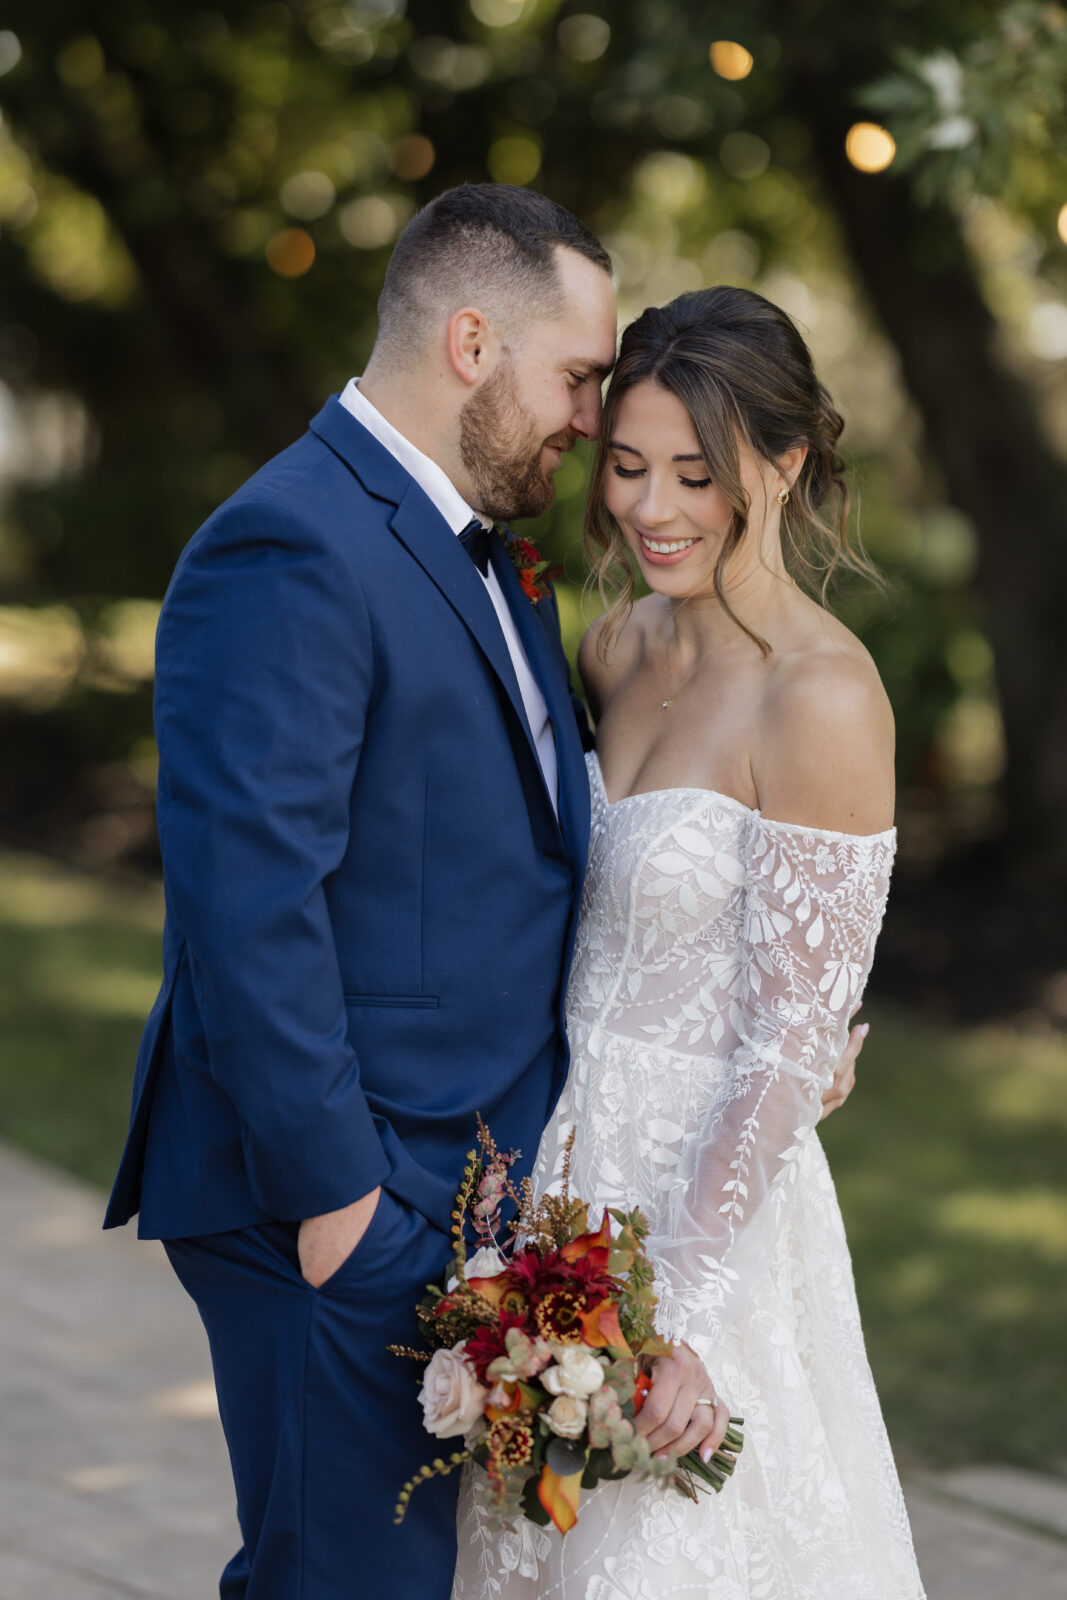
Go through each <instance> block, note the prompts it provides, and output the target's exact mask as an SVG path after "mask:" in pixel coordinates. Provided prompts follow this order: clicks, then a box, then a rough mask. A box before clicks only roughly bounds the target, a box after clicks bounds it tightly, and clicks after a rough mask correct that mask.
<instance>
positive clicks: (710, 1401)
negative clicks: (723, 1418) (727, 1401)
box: [697, 1395, 722, 1409]
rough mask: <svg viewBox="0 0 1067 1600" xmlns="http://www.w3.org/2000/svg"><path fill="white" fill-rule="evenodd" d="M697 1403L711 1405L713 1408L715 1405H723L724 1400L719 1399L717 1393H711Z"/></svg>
mask: <svg viewBox="0 0 1067 1600" xmlns="http://www.w3.org/2000/svg"><path fill="white" fill-rule="evenodd" d="M697 1405H698V1406H711V1407H712V1409H714V1407H715V1406H721V1405H722V1401H721V1400H720V1399H718V1398H717V1396H716V1395H710V1396H709V1395H705V1396H704V1399H703V1400H698V1401H697Z"/></svg>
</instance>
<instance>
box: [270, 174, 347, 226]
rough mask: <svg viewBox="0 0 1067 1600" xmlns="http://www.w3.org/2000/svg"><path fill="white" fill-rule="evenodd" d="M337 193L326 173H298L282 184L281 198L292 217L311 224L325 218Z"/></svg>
mask: <svg viewBox="0 0 1067 1600" xmlns="http://www.w3.org/2000/svg"><path fill="white" fill-rule="evenodd" d="M335 195H336V191H335V189H334V186H333V184H332V183H331V182H330V180H329V178H328V177H327V176H326V174H325V172H297V173H295V174H294V176H293V177H291V178H287V179H286V180H285V182H284V183H283V184H282V187H281V193H280V195H279V198H280V200H281V202H282V205H283V206H284V207H285V209H286V211H288V213H289V215H290V216H291V217H300V218H301V220H302V221H304V222H311V221H312V220H313V219H314V218H315V217H324V216H325V215H326V213H327V211H329V209H330V207H331V206H332V205H333V202H334V198H335Z"/></svg>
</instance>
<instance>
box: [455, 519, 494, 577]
mask: <svg viewBox="0 0 1067 1600" xmlns="http://www.w3.org/2000/svg"><path fill="white" fill-rule="evenodd" d="M495 533H496V530H495V528H483V526H482V524H481V523H480V522H479V521H478V520H477V518H475V520H474V521H473V522H469V523H468V524H467V526H466V527H465V528H464V529H463V531H462V533H459V534H457V535H456V537H457V538H458V539H459V542H460V544H461V545H462V546H463V548H464V550H466V552H467V554H468V555H469V556H470V558H471V560H472V561H473V562H474V565H475V566H476V567H477V568H478V571H479V572H480V573H481V575H482V577H483V578H487V577H488V576H489V550H490V545H491V541H492V539H493V538H494V536H495Z"/></svg>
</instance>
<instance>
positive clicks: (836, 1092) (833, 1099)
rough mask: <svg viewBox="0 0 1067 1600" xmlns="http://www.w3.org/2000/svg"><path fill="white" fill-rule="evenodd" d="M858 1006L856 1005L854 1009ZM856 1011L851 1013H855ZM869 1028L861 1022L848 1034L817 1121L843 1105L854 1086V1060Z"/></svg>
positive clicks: (868, 1025) (823, 1098)
mask: <svg viewBox="0 0 1067 1600" xmlns="http://www.w3.org/2000/svg"><path fill="white" fill-rule="evenodd" d="M858 1010H859V1006H857V1007H856V1011H858ZM856 1011H854V1012H853V1013H852V1015H853V1016H855V1015H856ZM869 1028H870V1023H869V1022H864V1023H862V1024H861V1025H860V1026H859V1027H856V1028H853V1029H852V1031H851V1032H850V1033H849V1036H848V1043H847V1044H846V1046H845V1048H844V1049H843V1050H842V1052H841V1059H840V1060H839V1061H838V1063H837V1066H836V1067H835V1068H834V1081H833V1083H832V1084H831V1085H830V1087H829V1088H828V1089H827V1091H826V1093H825V1094H824V1095H823V1097H822V1114H821V1115H820V1117H819V1121H820V1122H822V1121H823V1120H824V1119H825V1118H826V1117H828V1116H829V1115H830V1113H831V1111H837V1110H838V1109H839V1108H840V1107H841V1106H843V1105H844V1103H845V1101H846V1100H847V1099H848V1097H849V1095H850V1094H851V1093H852V1091H853V1089H854V1088H855V1087H856V1060H857V1057H858V1056H859V1053H860V1051H861V1050H862V1049H863V1041H864V1039H866V1037H867V1033H868V1030H869Z"/></svg>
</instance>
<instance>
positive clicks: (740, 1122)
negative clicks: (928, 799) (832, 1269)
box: [649, 817, 895, 1344]
mask: <svg viewBox="0 0 1067 1600" xmlns="http://www.w3.org/2000/svg"><path fill="white" fill-rule="evenodd" d="M894 838H895V836H894V834H893V833H891V832H890V833H883V834H874V835H871V836H869V837H866V838H861V837H858V836H856V835H850V834H833V833H827V832H823V831H819V830H810V829H804V828H800V827H794V826H792V825H788V824H784V823H776V822H767V821H764V820H763V819H762V818H760V817H757V818H756V821H755V824H754V826H753V829H752V832H751V834H750V836H749V839H748V843H747V847H746V851H745V862H744V866H745V882H744V895H745V908H744V924H743V935H742V960H741V963H740V982H739V984H738V987H737V990H736V994H735V997H734V998H733V999H732V1000H731V1001H730V1002H729V1004H730V1008H731V1015H730V1023H731V1025H732V1028H733V1031H734V1034H735V1037H736V1039H737V1041H738V1042H737V1044H736V1046H735V1048H734V1049H733V1050H732V1051H731V1052H730V1055H729V1058H728V1060H727V1062H726V1066H725V1069H724V1072H723V1076H722V1079H721V1082H720V1084H719V1086H718V1089H717V1091H716V1093H715V1095H714V1097H713V1099H712V1102H711V1105H710V1106H709V1108H708V1111H707V1114H706V1116H705V1118H704V1123H703V1127H702V1128H701V1130H700V1133H699V1136H698V1137H696V1138H693V1139H692V1140H691V1141H690V1142H689V1144H688V1145H687V1147H686V1150H685V1153H684V1155H683V1157H682V1159H681V1161H680V1163H679V1167H678V1171H677V1175H676V1183H675V1186H674V1187H673V1191H672V1193H671V1196H670V1204H669V1207H668V1212H667V1216H668V1219H669V1220H668V1222H667V1224H666V1227H665V1228H664V1229H662V1230H661V1231H658V1232H657V1233H656V1234H654V1235H653V1236H651V1237H650V1239H649V1253H650V1255H651V1257H652V1259H653V1261H654V1262H655V1263H656V1266H657V1279H658V1284H657V1287H658V1289H659V1292H660V1310H661V1315H660V1317H659V1318H658V1321H659V1324H660V1326H661V1328H662V1331H663V1332H664V1333H667V1334H669V1336H670V1337H672V1338H675V1339H684V1338H686V1337H688V1335H689V1332H690V1330H692V1332H693V1333H694V1334H696V1333H699V1335H700V1336H701V1338H702V1340H708V1339H709V1338H710V1340H711V1342H712V1343H713V1344H717V1343H718V1342H719V1339H720V1338H721V1337H722V1334H723V1333H724V1332H725V1331H726V1329H727V1328H728V1327H729V1325H730V1323H731V1322H732V1321H733V1320H734V1318H735V1317H736V1316H737V1315H738V1313H739V1312H740V1311H741V1309H742V1308H743V1306H744V1304H745V1302H746V1300H747V1299H748V1297H749V1296H750V1294H751V1293H752V1290H753V1286H754V1283H755V1281H756V1279H757V1276H758V1274H759V1273H760V1271H761V1269H762V1268H764V1267H765V1266H766V1264H767V1262H768V1260H769V1259H770V1256H771V1253H772V1250H773V1247H774V1242H775V1239H776V1236H777V1234H778V1231H779V1230H780V1228H781V1226H782V1222H783V1219H784V1218H785V1216H786V1212H787V1207H788V1205H789V1199H790V1195H791V1192H792V1188H793V1184H794V1182H795V1177H796V1172H797V1158H798V1156H799V1154H800V1151H801V1149H802V1147H803V1144H804V1142H805V1141H806V1140H807V1139H808V1138H810V1137H811V1135H812V1133H813V1131H814V1128H815V1124H816V1123H817V1122H818V1120H819V1115H820V1110H821V1100H822V1094H823V1091H824V1090H825V1088H826V1087H827V1085H828V1084H829V1083H830V1081H831V1079H832V1077H833V1071H834V1067H835V1065H836V1063H837V1060H838V1057H839V1056H840V1054H841V1051H842V1049H843V1047H844V1044H845V1040H846V1038H847V1035H848V1025H849V1016H850V1014H851V1012H852V1011H853V1009H854V1007H855V1005H856V1002H857V1001H858V999H859V998H860V995H861V994H862V992H863V988H864V985H865V983H866V981H867V975H868V973H869V972H870V968H871V962H872V960H873V957H874V944H875V939H876V938H877V935H878V930H879V927H880V926H881V921H882V915H883V912H884V910H885V902H886V896H887V893H888V889H889V874H890V869H891V866H892V860H893V852H894Z"/></svg>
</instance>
